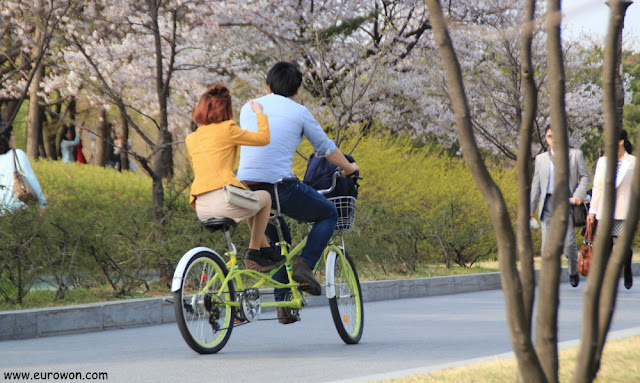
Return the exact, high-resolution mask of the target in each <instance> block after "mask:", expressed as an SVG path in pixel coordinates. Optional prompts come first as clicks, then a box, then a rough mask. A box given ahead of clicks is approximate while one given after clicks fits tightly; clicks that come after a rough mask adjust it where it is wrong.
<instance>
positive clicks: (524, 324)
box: [425, 0, 640, 382]
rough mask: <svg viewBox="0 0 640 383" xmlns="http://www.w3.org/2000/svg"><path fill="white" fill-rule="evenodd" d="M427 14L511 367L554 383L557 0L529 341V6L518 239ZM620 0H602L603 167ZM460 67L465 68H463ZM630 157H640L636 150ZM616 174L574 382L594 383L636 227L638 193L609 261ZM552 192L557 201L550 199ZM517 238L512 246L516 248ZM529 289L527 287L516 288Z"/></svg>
mask: <svg viewBox="0 0 640 383" xmlns="http://www.w3.org/2000/svg"><path fill="white" fill-rule="evenodd" d="M425 3H426V4H427V5H428V7H429V10H430V12H431V16H432V21H433V26H434V34H435V36H436V41H437V44H438V48H439V52H440V56H441V60H442V63H443V66H444V69H445V73H446V86H447V92H448V94H449V97H450V100H451V105H452V107H453V109H454V114H455V124H456V128H457V131H458V137H459V140H460V143H461V147H462V152H463V155H464V159H465V162H466V163H467V165H468V166H469V168H470V170H471V173H472V175H473V177H474V179H475V182H476V184H477V186H478V188H479V190H480V191H481V193H482V195H483V197H484V199H485V202H486V203H487V206H488V209H489V213H490V216H491V220H492V222H493V225H494V227H495V229H496V238H497V240H498V257H499V265H500V275H501V281H502V286H503V291H504V293H505V302H506V307H507V322H508V325H509V330H510V334H511V340H512V345H513V349H514V352H515V355H516V359H517V361H518V368H519V372H520V379H521V380H522V381H526V382H557V381H558V348H557V342H558V335H557V320H558V305H559V293H558V291H559V279H560V278H559V276H560V255H561V252H562V242H563V240H564V232H565V231H566V227H567V221H568V215H569V210H568V202H567V201H568V197H569V193H568V187H567V184H568V178H569V166H568V144H569V128H568V123H567V122H568V119H567V110H568V108H567V104H566V101H567V99H568V98H567V96H566V94H567V89H568V87H565V82H566V81H565V76H566V72H565V60H564V57H563V51H562V42H561V39H560V25H561V17H560V16H559V15H560V14H561V12H560V10H561V8H560V1H559V0H549V1H548V6H547V13H546V15H545V32H546V35H547V41H546V44H547V61H548V63H549V65H548V67H549V70H548V74H547V76H548V77H549V84H550V86H549V106H550V110H551V116H552V118H553V121H554V123H553V125H552V130H553V135H554V140H555V146H554V150H555V151H556V158H557V159H556V161H555V166H556V168H555V169H556V170H555V180H554V182H555V190H556V192H555V193H554V198H555V201H559V203H558V205H557V206H556V208H555V210H554V214H553V217H552V220H551V227H550V230H549V238H548V239H547V245H546V247H545V249H543V256H542V270H541V273H540V282H539V288H538V293H539V295H540V299H539V302H538V315H537V320H536V325H537V327H536V334H537V335H536V336H537V339H536V342H535V347H534V343H533V341H532V326H531V313H532V304H533V291H532V286H533V284H534V281H533V278H532V275H533V270H532V269H533V263H532V262H531V258H532V250H531V240H530V228H529V225H528V224H527V218H528V216H529V211H530V206H529V202H528V197H529V188H528V187H527V183H528V182H529V179H528V176H529V175H530V172H529V171H528V170H527V168H528V162H529V161H530V157H529V152H530V145H531V140H530V137H531V134H532V130H533V129H532V128H533V124H534V117H533V114H532V113H531V112H532V110H531V109H532V108H535V107H536V106H537V105H536V104H537V96H536V93H537V90H536V84H535V81H532V80H533V78H532V74H533V73H534V72H533V71H532V65H531V59H530V58H531V55H530V53H531V47H532V45H531V38H532V23H533V22H534V20H535V19H534V17H533V15H534V13H533V9H535V0H528V1H527V2H526V6H525V8H524V11H525V12H524V14H525V19H524V25H523V33H522V36H521V52H522V56H523V57H524V58H525V61H524V63H525V65H524V66H523V70H524V77H525V79H526V80H527V81H526V82H525V85H526V88H527V92H526V97H525V99H524V101H525V103H524V105H525V110H527V113H526V116H527V118H526V119H525V120H523V123H522V131H523V132H522V135H521V142H520V151H519V154H520V157H519V158H518V162H519V163H518V168H519V169H520V170H523V177H520V179H519V181H518V183H519V193H520V197H519V201H520V202H521V204H522V206H521V207H520V208H519V209H518V226H517V230H518V235H517V237H516V235H515V233H514V228H513V226H512V224H511V220H510V218H509V212H508V210H507V208H506V204H505V202H504V199H503V196H502V193H501V191H500V190H499V188H498V187H497V185H496V184H495V182H494V181H493V179H492V177H491V175H490V174H489V172H488V170H487V167H486V165H485V163H484V160H483V159H482V156H481V154H480V150H479V142H478V141H476V137H477V136H478V134H477V133H475V132H474V127H473V115H474V112H475V111H473V110H472V108H471V103H470V98H469V96H468V91H467V90H466V87H465V81H464V77H463V74H462V73H463V69H464V67H463V65H461V63H460V61H459V60H458V57H457V52H456V50H455V49H454V43H453V41H452V34H450V33H449V27H448V25H447V21H446V19H445V17H444V12H443V9H442V7H441V4H440V2H439V1H438V0H425ZM620 7H621V4H620V1H613V2H611V8H612V12H611V14H612V15H611V17H610V21H609V23H610V24H609V33H608V37H607V48H606V53H605V63H604V64H605V65H604V69H603V81H602V84H603V96H602V99H603V102H604V105H603V114H604V117H605V118H604V123H605V135H606V149H605V153H606V154H607V159H608V165H607V169H615V161H616V159H617V155H616V153H617V147H616V144H617V133H618V132H617V129H618V127H617V121H618V118H617V117H618V116H617V113H618V110H617V108H616V102H615V99H616V95H615V81H614V77H615V76H614V74H615V66H616V65H615V62H616V60H615V56H616V52H617V48H618V47H617V44H618V39H617V36H616V35H617V33H619V31H620V23H621V18H620V17H619V16H618V15H619V14H620V9H621V8H620ZM467 70H469V68H467ZM636 154H640V150H638V149H637V148H636ZM633 177H634V178H633V182H634V185H639V184H640V183H639V182H638V181H639V180H640V169H636V171H634V174H633ZM614 181H615V172H614V171H608V172H607V175H606V176H605V184H606V186H605V189H606V191H605V195H606V196H605V199H604V200H605V201H606V204H605V207H604V209H603V210H604V211H603V218H602V220H600V221H599V228H598V231H599V232H601V233H602V234H601V236H602V237H603V238H601V239H600V240H598V241H596V243H595V245H594V257H593V262H592V266H591V271H590V275H589V284H588V286H587V288H586V290H585V299H584V320H583V322H582V344H581V347H580V355H579V357H578V362H577V363H576V370H575V374H574V377H573V381H574V382H591V381H593V380H594V379H595V377H596V375H597V372H598V370H599V368H600V359H601V356H602V351H603V348H604V344H605V341H606V337H607V333H608V331H609V327H610V324H611V319H612V316H613V312H614V307H615V300H616V295H617V286H618V284H619V278H620V269H621V266H622V261H623V258H624V255H625V254H626V253H627V252H628V251H629V249H630V247H631V242H632V239H633V236H634V234H635V231H636V229H637V223H638V218H639V214H638V203H639V202H640V191H639V190H638V188H637V187H635V188H634V190H633V192H632V195H633V196H632V206H630V214H629V216H628V217H627V220H626V221H625V225H624V229H623V233H622V235H621V237H620V241H618V242H617V243H616V245H615V247H614V249H613V252H612V254H608V252H609V249H607V243H608V240H609V238H610V234H608V233H610V232H611V227H612V219H613V209H614V206H615V190H614ZM557 194H559V196H558V195H557ZM517 241H520V242H519V243H517ZM518 252H521V255H523V257H524V260H523V263H522V269H523V270H522V277H521V275H520V273H519V272H518V270H517V268H516V256H517V254H518ZM524 283H529V284H530V285H529V286H523V284H524Z"/></svg>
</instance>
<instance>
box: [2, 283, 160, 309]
mask: <svg viewBox="0 0 640 383" xmlns="http://www.w3.org/2000/svg"><path fill="white" fill-rule="evenodd" d="M169 295H171V291H170V289H169V288H168V287H167V286H164V285H162V284H160V283H151V284H149V290H139V291H132V292H130V293H129V294H126V295H117V294H116V293H115V292H114V290H113V289H112V288H111V287H109V286H101V287H92V288H78V289H69V290H67V292H66V294H65V297H64V300H59V299H57V298H56V292H55V291H52V290H38V289H33V290H31V291H30V292H29V293H28V294H27V295H26V296H25V297H24V298H23V299H22V304H21V305H18V304H11V303H6V302H0V311H5V310H25V309H35V308H44V307H56V306H70V305H80V304H85V303H96V302H109V301H117V300H122V299H137V298H152V297H164V296H169Z"/></svg>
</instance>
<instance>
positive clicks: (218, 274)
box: [171, 170, 364, 354]
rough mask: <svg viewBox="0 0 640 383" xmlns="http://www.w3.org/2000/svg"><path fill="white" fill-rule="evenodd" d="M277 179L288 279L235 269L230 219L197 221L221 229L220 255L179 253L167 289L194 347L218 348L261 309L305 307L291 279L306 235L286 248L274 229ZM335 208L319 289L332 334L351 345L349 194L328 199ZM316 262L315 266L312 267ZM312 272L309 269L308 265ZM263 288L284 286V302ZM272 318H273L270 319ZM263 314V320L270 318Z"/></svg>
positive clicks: (357, 323)
mask: <svg viewBox="0 0 640 383" xmlns="http://www.w3.org/2000/svg"><path fill="white" fill-rule="evenodd" d="M338 175H339V170H338V171H336V172H335V173H334V175H333V180H332V186H331V188H329V189H327V190H321V191H319V192H320V193H322V194H326V193H328V192H330V191H332V190H333V189H334V188H335V185H336V179H337V177H338ZM287 181H289V180H288V179H282V180H279V181H278V182H276V184H275V195H276V202H277V204H276V206H277V208H276V210H275V216H274V217H273V221H274V223H275V225H276V227H277V229H278V234H279V236H280V241H279V242H278V243H277V244H278V246H280V249H281V252H282V255H283V256H285V257H286V262H285V264H284V265H282V266H280V267H285V268H286V273H287V276H288V283H280V282H278V281H275V280H274V279H273V275H274V274H275V272H276V271H277V270H278V269H274V270H271V271H270V272H268V273H260V272H258V271H254V270H248V269H240V267H239V264H238V259H237V251H236V246H235V245H234V243H233V242H232V240H231V230H232V229H233V228H234V227H235V226H236V224H237V223H236V222H235V221H234V220H233V219H230V218H220V219H212V220H209V221H207V222H204V223H203V225H204V226H205V227H206V228H207V229H208V230H210V231H211V232H216V231H223V232H224V235H225V238H226V241H227V248H228V249H227V251H226V252H225V253H224V256H225V258H228V259H229V260H228V261H226V262H225V260H224V259H225V258H223V257H222V256H220V255H219V254H218V253H217V252H215V251H214V250H212V249H210V248H207V247H196V248H193V249H191V250H189V251H188V252H187V253H185V254H184V255H183V256H182V258H181V259H180V261H179V262H178V265H177V267H176V270H175V272H174V275H173V282H172V286H171V291H172V292H173V297H174V312H175V317H176V322H177V324H178V328H179V329H180V333H181V334H182V337H183V338H184V340H185V341H186V343H187V344H188V345H189V347H191V348H192V349H193V350H194V351H196V352H198V353H200V354H213V353H216V352H218V351H220V350H221V349H222V348H223V347H224V346H225V345H226V343H227V341H228V340H229V337H230V336H231V332H232V330H233V328H234V327H237V326H240V325H244V324H247V323H250V322H254V321H257V320H263V319H260V317H261V315H262V310H263V309H275V308H279V307H282V308H284V309H285V311H286V312H287V315H288V316H289V317H292V318H296V319H298V318H299V317H298V315H299V311H300V310H301V309H302V308H303V307H304V306H305V303H306V302H305V296H306V293H305V292H304V291H303V290H302V289H301V286H300V284H299V283H298V282H295V281H294V280H293V278H292V259H293V258H294V257H295V256H296V255H298V254H300V252H301V251H302V249H303V248H304V246H305V244H306V242H307V239H306V238H304V239H303V240H302V241H301V242H300V243H299V244H298V245H297V246H295V247H294V248H293V249H291V250H289V247H288V244H287V243H286V242H285V241H284V240H283V239H282V238H283V236H282V230H281V228H280V219H279V218H280V215H281V214H280V203H279V200H278V192H277V191H278V185H279V184H280V183H282V182H287ZM329 200H331V201H332V202H333V203H334V204H335V205H336V208H337V211H338V223H337V225H336V230H335V232H334V239H335V238H336V234H337V235H339V236H340V237H341V238H342V243H341V246H338V245H336V244H335V243H334V242H333V240H332V241H331V242H330V243H329V244H328V245H327V247H326V248H325V249H324V251H323V254H322V259H323V260H324V263H325V279H326V287H325V294H326V296H327V298H328V299H329V307H330V309H331V314H332V317H333V322H334V324H335V327H336V330H337V331H338V334H339V335H340V337H341V338H342V340H343V341H344V342H345V343H347V344H356V343H358V342H359V341H360V338H361V337H362V331H363V325H364V310H363V301H362V291H361V289H360V281H359V279H358V273H357V272H356V268H355V265H354V263H353V260H352V259H351V258H350V257H349V256H348V255H347V253H346V251H345V248H344V237H343V236H342V234H343V233H344V232H346V231H348V230H350V229H351V228H352V227H353V224H354V221H355V198H353V197H334V198H329ZM317 267H318V266H317V265H316V268H317ZM314 271H315V270H314ZM266 288H278V289H285V288H286V289H289V290H290V292H289V293H287V295H286V298H285V300H284V301H263V300H262V298H263V296H264V295H266V294H269V293H268V292H267V291H265V290H266ZM271 319H273V318H271ZM271 319H269V320H271Z"/></svg>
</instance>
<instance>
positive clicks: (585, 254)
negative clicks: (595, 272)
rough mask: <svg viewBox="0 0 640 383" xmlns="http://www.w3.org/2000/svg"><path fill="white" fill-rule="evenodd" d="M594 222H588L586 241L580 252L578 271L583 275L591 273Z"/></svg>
mask: <svg viewBox="0 0 640 383" xmlns="http://www.w3.org/2000/svg"><path fill="white" fill-rule="evenodd" d="M592 245H593V224H592V223H587V232H586V233H585V236H584V241H583V244H582V246H581V247H580V251H579V252H578V273H579V274H580V275H582V276H583V277H586V276H587V275H588V274H589V267H590V266H591V251H592V250H593V246H592Z"/></svg>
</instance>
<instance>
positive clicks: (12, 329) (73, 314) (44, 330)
mask: <svg viewBox="0 0 640 383" xmlns="http://www.w3.org/2000/svg"><path fill="white" fill-rule="evenodd" d="M633 274H634V275H639V274H640V263H634V264H633ZM568 280H569V278H568V275H567V272H566V269H563V271H562V273H561V281H562V282H568ZM361 288H362V295H363V298H364V301H365V302H373V301H381V300H389V299H405V298H419V297H428V296H436V295H449V294H459V293H468V292H474V291H484V290H496V289H500V288H501V284H500V273H483V274H468V275H455V276H446V277H433V278H418V279H398V280H387V281H374V282H362V283H361ZM323 294H324V293H323ZM172 301H173V298H172V297H165V298H147V299H130V300H123V301H116V302H101V303H92V304H85V305H76V306H64V307H52V308H43V309H32V310H16V311H5V312H0V341H2V340H15V339H28V338H35V337H44V336H54V335H65V334H75V333H84V332H92V331H103V330H110V329H117V328H127V327H138V326H146V325H155V324H162V323H170V322H175V316H174V313H173V302H172ZM307 305H308V306H310V307H317V306H324V305H327V299H326V297H324V296H318V297H314V296H308V300H307Z"/></svg>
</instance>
